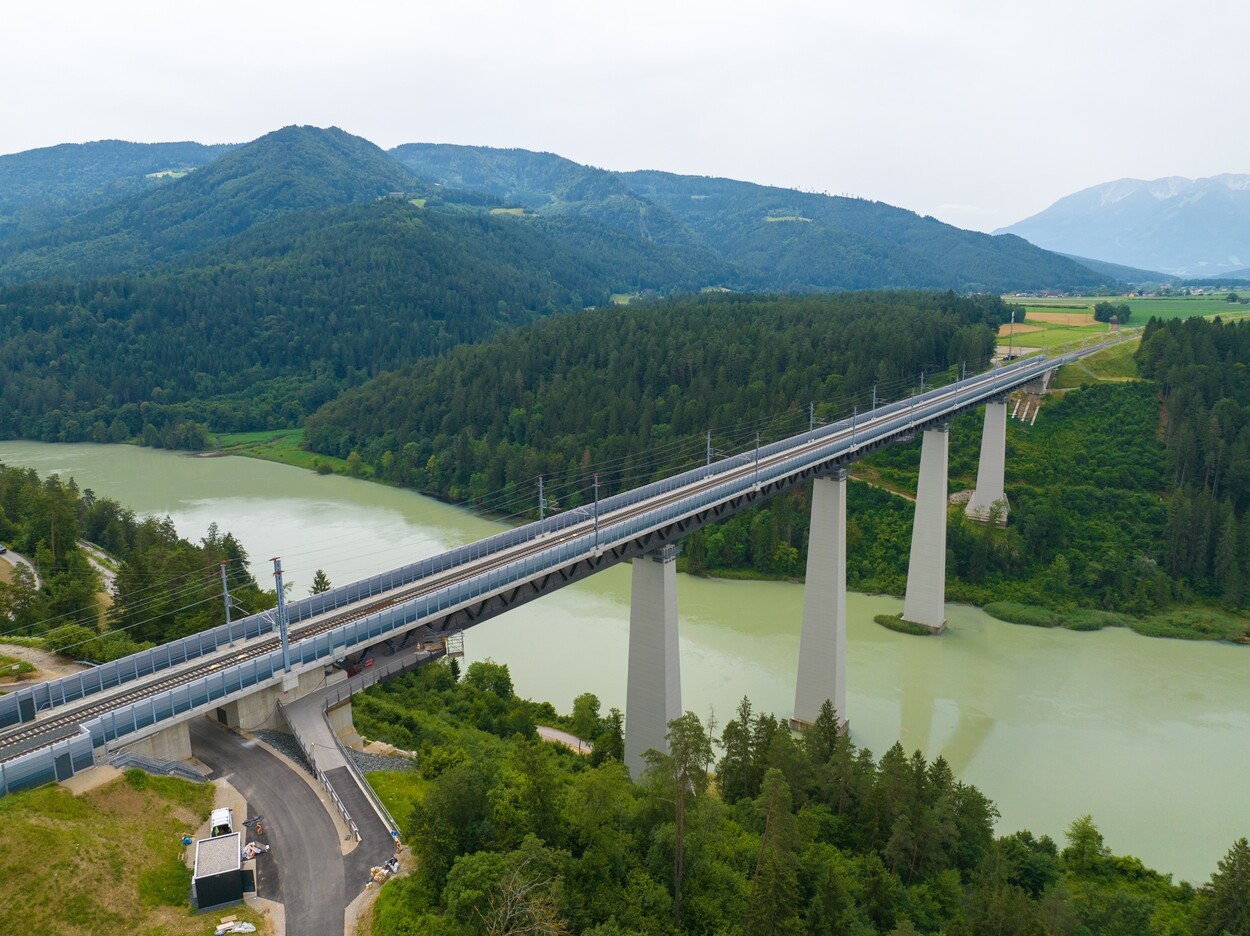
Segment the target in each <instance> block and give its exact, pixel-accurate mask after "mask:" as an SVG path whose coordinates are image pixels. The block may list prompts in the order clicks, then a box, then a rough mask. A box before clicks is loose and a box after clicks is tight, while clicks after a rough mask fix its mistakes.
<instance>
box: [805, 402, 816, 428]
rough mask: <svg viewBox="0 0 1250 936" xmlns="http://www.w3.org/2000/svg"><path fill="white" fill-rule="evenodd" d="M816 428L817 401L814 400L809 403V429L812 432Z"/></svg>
mask: <svg viewBox="0 0 1250 936" xmlns="http://www.w3.org/2000/svg"><path fill="white" fill-rule="evenodd" d="M815 428H816V401H815V400H813V401H812V402H811V403H808V404H807V431H808V432H811V431H812V430H813V429H815Z"/></svg>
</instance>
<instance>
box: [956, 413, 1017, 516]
mask: <svg viewBox="0 0 1250 936" xmlns="http://www.w3.org/2000/svg"><path fill="white" fill-rule="evenodd" d="M1006 461H1007V401H1006V400H1005V399H1001V400H991V401H990V402H988V403H986V404H985V428H984V429H982V431H981V460H980V461H979V462H978V463H977V489H976V490H975V491H973V493H972V499H971V500H970V501H968V506H967V507H966V508H964V512H965V513H966V514H967V515H968V516H969V517H971V518H972V519H974V520H984V521H989V520H990V519H996V521H997V522H999V523H1006V522H1007V494H1006V492H1005V491H1004V490H1003V472H1004V467H1005V464H1006ZM995 505H998V510H997V517H996V516H995V513H996V510H995Z"/></svg>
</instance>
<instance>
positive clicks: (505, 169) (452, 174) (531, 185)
mask: <svg viewBox="0 0 1250 936" xmlns="http://www.w3.org/2000/svg"><path fill="white" fill-rule="evenodd" d="M390 153H391V155H392V156H394V157H395V158H396V159H397V160H399V161H400V162H401V163H403V164H404V165H405V166H407V167H408V168H409V169H411V170H412V172H413V173H414V174H415V175H417V176H419V177H420V178H422V179H426V180H428V181H431V182H434V183H437V184H438V185H440V186H446V187H448V188H453V189H462V190H465V191H471V192H485V193H487V194H490V195H494V196H495V197H497V198H498V199H499V200H500V206H501V207H502V206H514V205H515V206H518V207H522V208H528V209H529V210H531V211H533V212H534V213H536V214H541V215H544V216H559V215H579V216H583V217H588V218H593V219H594V220H596V221H600V222H602V223H604V224H606V225H607V226H609V227H613V228H616V229H618V230H620V231H624V232H625V233H627V234H631V235H633V236H635V237H638V238H640V239H641V240H645V241H657V242H659V243H662V244H678V245H683V246H691V245H694V244H697V243H698V240H699V239H698V237H697V236H696V235H695V234H694V233H693V232H692V231H691V230H690V229H689V228H687V227H686V226H685V225H684V224H682V223H681V221H679V220H678V219H677V218H676V217H675V216H674V215H673V214H672V212H670V211H669V210H668V209H667V208H664V207H661V206H659V205H656V204H655V203H654V202H650V201H648V200H647V199H645V198H642V197H640V196H639V195H638V193H637V192H635V191H634V190H633V189H632V188H630V187H629V185H627V184H626V183H625V181H624V180H623V179H622V178H621V177H620V176H619V175H617V174H616V173H614V172H608V171H606V170H604V169H595V168H594V167H592V166H583V165H581V164H580V163H575V162H573V161H572V160H571V159H565V158H564V157H563V156H556V155H554V154H553V153H535V152H531V151H530V150H522V149H490V148H488V147H484V146H454V145H451V144H444V143H406V144H404V145H403V146H397V147H395V148H394V149H393V150H391V151H390Z"/></svg>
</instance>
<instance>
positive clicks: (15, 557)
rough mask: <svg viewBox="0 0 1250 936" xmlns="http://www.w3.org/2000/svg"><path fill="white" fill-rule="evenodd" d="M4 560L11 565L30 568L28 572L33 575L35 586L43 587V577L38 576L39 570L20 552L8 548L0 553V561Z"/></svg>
mask: <svg viewBox="0 0 1250 936" xmlns="http://www.w3.org/2000/svg"><path fill="white" fill-rule="evenodd" d="M5 560H8V563H9V565H11V566H19V565H24V566H26V568H28V569H30V574H31V575H33V576H34V577H35V587H36V588H43V579H42V578H40V577H39V570H38V569H36V568H35V564H34V563H33V562H31V561H30V560H29V559H27V558H26V557H25V556H23V555H22V554H21V553H17V552H14V551H13V550H12V549H10V550H8V551H7V552H6V553H4V555H0V562H4V561H5Z"/></svg>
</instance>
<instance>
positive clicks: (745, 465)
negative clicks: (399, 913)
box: [0, 352, 1088, 763]
mask: <svg viewBox="0 0 1250 936" xmlns="http://www.w3.org/2000/svg"><path fill="white" fill-rule="evenodd" d="M1085 353H1088V352H1085ZM1030 363H1036V362H1027V361H1026V362H1024V364H1025V365H1028V364H1030ZM1021 369H1022V370H1024V369H1026V367H1023V366H1022V367H1021ZM1004 375H1005V374H1004V371H1001V370H1000V371H998V372H989V373H987V374H983V375H979V376H978V377H976V378H973V379H972V380H971V381H969V382H966V383H965V384H964V385H963V386H956V385H952V386H951V387H947V388H943V390H942V392H938V393H935V394H934V395H933V396H931V397H928V398H927V399H926V400H925V401H924V403H923V406H924V408H926V409H927V408H929V407H932V406H935V405H938V406H941V405H945V404H946V403H949V402H952V401H953V403H954V405H956V406H958V404H959V395H960V394H961V393H963V394H964V395H965V399H966V398H967V397H968V396H969V395H971V394H975V393H976V392H977V390H978V388H980V387H983V386H984V385H985V384H986V383H992V382H993V381H995V380H1001V378H1002V377H1003V376H1004ZM1029 379H1032V378H1029ZM1021 382H1027V381H1021ZM904 409H905V406H903V405H901V404H898V403H895V404H890V405H888V406H885V407H882V408H881V409H878V410H875V411H872V412H870V413H868V414H865V415H864V417H863V421H862V422H859V423H857V424H855V425H853V426H850V427H847V428H845V429H842V430H839V431H836V432H832V433H828V434H825V435H822V436H820V437H819V438H816V439H809V440H806V441H803V442H799V443H797V444H795V445H793V446H790V447H787V448H786V449H783V450H782V451H779V452H774V453H772V454H770V455H767V456H761V457H759V459H758V461H757V460H755V459H752V458H750V456H749V454H746V455H744V454H739V455H736V456H733V457H732V459H731V460H733V459H736V460H738V461H739V462H740V464H738V465H731V466H729V467H727V468H726V469H724V470H722V471H720V472H717V473H716V474H713V475H709V476H708V477H705V478H702V479H699V480H696V481H692V482H691V483H690V484H687V485H685V486H683V487H681V488H679V489H676V490H673V491H668V492H664V493H661V494H657V495H656V496H654V497H651V498H648V499H647V500H644V501H640V502H638V503H635V504H630V505H626V506H623V507H620V508H618V509H616V510H613V511H612V512H610V513H605V514H601V515H599V517H598V518H597V522H598V527H599V531H600V537H601V541H602V542H603V544H604V545H607V544H609V543H611V542H612V528H613V527H614V526H616V525H618V524H621V523H624V522H627V521H629V520H631V519H633V518H635V517H637V516H639V515H641V514H645V513H648V512H650V511H653V510H657V509H660V508H663V507H665V506H668V505H670V504H673V503H675V502H678V501H681V500H684V499H686V498H689V497H692V496H694V495H697V494H699V493H701V492H703V491H706V490H708V489H709V488H713V487H718V486H721V485H724V484H727V483H731V482H734V481H742V480H744V479H748V478H751V477H752V476H754V475H757V474H758V472H759V471H763V470H766V469H768V468H769V467H771V466H772V465H775V464H777V463H779V462H782V461H786V460H789V459H792V458H795V457H799V456H802V455H804V454H806V453H812V452H815V451H817V450H819V449H823V448H825V447H827V446H828V445H830V444H832V443H836V442H838V441H844V440H853V439H854V437H855V435H856V433H857V432H858V433H863V432H866V431H868V430H870V429H871V428H873V427H875V426H877V425H879V424H881V423H882V422H885V421H889V420H893V419H896V418H898V416H899V415H900V413H901V412H903V411H904ZM579 509H582V510H584V509H585V508H579ZM595 522H596V518H595V517H593V516H590V515H588V516H586V518H585V519H583V520H581V521H579V522H577V523H574V524H570V525H569V526H567V527H564V528H562V529H560V530H557V531H554V532H553V533H544V532H538V533H536V535H535V536H534V537H533V538H531V539H528V540H526V541H525V542H523V543H519V544H517V545H516V546H514V547H511V548H510V549H505V550H501V551H499V552H497V553H494V554H491V555H487V556H482V557H479V558H477V559H471V560H468V561H466V562H464V563H462V564H460V565H458V566H453V567H451V568H448V569H444V570H441V571H439V572H436V573H432V574H431V575H429V576H427V577H425V578H423V579H421V580H420V581H418V582H416V583H413V584H410V585H408V586H404V587H401V588H400V589H397V590H396V591H395V592H393V593H392V594H388V595H387V596H385V597H384V598H381V599H379V600H375V601H371V602H368V603H366V604H362V605H360V606H358V607H355V608H351V609H349V610H346V611H342V612H339V613H336V614H332V615H330V616H328V617H325V618H323V619H320V620H317V621H313V622H311V623H309V624H306V625H304V626H302V627H300V628H298V629H296V630H293V631H292V632H291V634H290V636H289V639H290V641H291V642H292V643H296V642H299V641H302V640H306V639H308V638H311V637H316V636H318V635H320V634H323V633H325V632H327V631H331V630H333V629H335V628H337V627H341V626H343V625H344V624H348V623H351V622H353V621H357V620H360V619H361V618H364V617H368V616H369V615H372V614H376V613H378V612H380V611H384V610H386V609H389V608H394V607H395V606H397V605H401V604H404V603H406V602H409V601H413V600H416V599H419V598H422V597H425V596H426V595H429V594H432V593H433V592H436V591H438V590H439V589H442V588H445V587H447V586H449V585H454V584H458V583H461V582H464V581H466V580H468V579H471V578H473V577H474V576H477V575H481V574H484V573H487V572H490V571H493V570H494V569H498V568H500V567H502V566H506V565H508V564H510V563H513V562H517V561H520V560H523V559H526V558H528V557H529V556H532V555H535V554H537V553H540V552H542V551H544V550H547V549H550V548H552V547H553V546H557V545H560V544H562V543H564V542H566V541H568V540H571V539H575V538H577V537H580V536H585V535H587V534H588V533H590V532H591V530H592V529H593V527H594V524H595ZM413 626H414V627H415V626H417V625H416V624H415V623H414V624H413ZM280 646H281V640H280V638H279V637H277V636H272V635H270V636H265V637H262V638H253V640H252V641H251V642H250V644H249V645H247V646H244V647H241V648H238V649H233V650H226V651H224V652H218V653H217V654H215V655H212V656H208V657H204V658H201V659H199V660H197V661H196V662H195V663H193V664H191V665H189V666H185V667H180V668H179V669H178V671H177V672H172V673H168V674H167V675H163V676H161V677H159V678H153V679H149V680H147V681H143V682H141V683H138V684H135V685H133V686H132V687H130V688H126V689H123V690H121V691H116V692H113V693H112V694H110V695H108V696H107V697H100V696H99V695H96V696H93V697H90V698H89V699H88V700H86V701H84V702H82V703H78V704H74V705H70V706H66V707H64V708H63V709H61V710H60V711H58V712H57V713H56V714H55V715H51V716H49V717H46V718H43V719H38V718H37V719H36V720H35V721H33V722H28V723H25V724H23V725H20V726H17V727H14V728H12V729H9V730H8V731H5V732H3V733H0V763H5V762H6V761H10V760H13V759H14V758H16V757H20V756H21V755H23V754H26V753H28V752H30V751H32V750H37V749H39V748H41V747H45V746H47V745H49V744H51V743H53V742H54V741H57V740H60V739H61V738H64V737H67V736H69V735H72V734H74V733H76V732H77V730H78V728H79V726H80V725H82V724H84V723H86V722H89V721H91V720H92V719H94V718H97V717H98V716H100V715H103V714H104V713H106V712H108V711H111V710H113V709H116V708H120V707H122V706H125V705H130V704H132V703H135V702H140V701H142V700H144V699H147V698H150V697H152V696H156V695H159V694H161V693H163V692H167V691H169V690H170V689H173V688H175V687H177V686H180V685H183V684H185V683H188V682H191V681H194V680H196V679H200V678H202V677H203V676H205V675H207V674H209V673H212V672H214V671H216V670H220V669H222V668H225V667H230V666H235V665H237V664H240V663H244V662H246V661H248V660H251V659H255V658H257V657H261V656H264V655H266V654H269V653H272V652H273V651H274V650H277V649H278V648H279V647H280Z"/></svg>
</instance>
